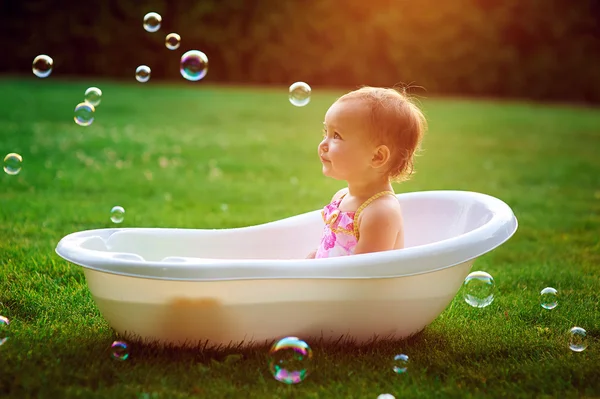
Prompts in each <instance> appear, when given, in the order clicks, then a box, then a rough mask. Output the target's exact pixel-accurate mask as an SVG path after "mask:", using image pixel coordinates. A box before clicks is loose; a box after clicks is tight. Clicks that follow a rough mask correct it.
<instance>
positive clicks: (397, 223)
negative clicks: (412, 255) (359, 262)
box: [354, 201, 404, 255]
mask: <svg viewBox="0 0 600 399" xmlns="http://www.w3.org/2000/svg"><path fill="white" fill-rule="evenodd" d="M398 233H400V241H401V248H403V247H404V231H403V223H402V214H401V212H400V209H399V208H398V207H397V204H396V205H395V206H394V205H391V203H390V202H383V201H377V202H374V203H373V204H371V206H369V207H367V208H365V210H364V211H363V213H362V218H361V221H360V225H359V227H358V234H359V239H358V243H357V244H356V249H355V251H354V254H356V255H358V254H364V253H371V252H380V251H389V250H392V249H394V246H395V243H396V239H397V238H398Z"/></svg>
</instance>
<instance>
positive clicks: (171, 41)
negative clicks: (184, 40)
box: [165, 33, 181, 50]
mask: <svg viewBox="0 0 600 399" xmlns="http://www.w3.org/2000/svg"><path fill="white" fill-rule="evenodd" d="M180 44H181V36H179V35H178V34H177V33H169V34H168V35H167V37H166V38H165V46H167V48H168V49H169V50H177V49H178V48H179V45H180Z"/></svg>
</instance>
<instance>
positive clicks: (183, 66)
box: [179, 50, 208, 82]
mask: <svg viewBox="0 0 600 399" xmlns="http://www.w3.org/2000/svg"><path fill="white" fill-rule="evenodd" d="M179 72H181V76H183V77H184V78H185V79H187V80H191V81H194V82H195V81H197V80H200V79H202V78H203V77H205V76H206V73H207V72H208V57H207V56H206V54H204V53H203V52H202V51H199V50H190V51H188V52H187V53H185V54H183V55H182V56H181V61H180V62H179Z"/></svg>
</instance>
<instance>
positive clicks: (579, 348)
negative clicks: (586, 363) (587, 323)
mask: <svg viewBox="0 0 600 399" xmlns="http://www.w3.org/2000/svg"><path fill="white" fill-rule="evenodd" d="M569 348H570V349H571V350H572V351H573V352H583V351H584V350H585V348H587V333H586V331H585V330H584V329H583V328H581V327H573V328H571V330H569Z"/></svg>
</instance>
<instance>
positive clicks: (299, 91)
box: [290, 82, 311, 107]
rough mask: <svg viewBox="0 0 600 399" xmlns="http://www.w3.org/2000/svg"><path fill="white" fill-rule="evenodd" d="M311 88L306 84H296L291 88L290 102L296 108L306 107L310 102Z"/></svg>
mask: <svg viewBox="0 0 600 399" xmlns="http://www.w3.org/2000/svg"><path fill="white" fill-rule="evenodd" d="M310 92H311V89H310V86H309V85H308V84H306V83H304V82H296V83H294V84H292V85H291V86H290V102H291V103H292V104H293V105H295V106H296V107H304V106H305V105H306V104H308V103H309V102H310Z"/></svg>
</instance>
